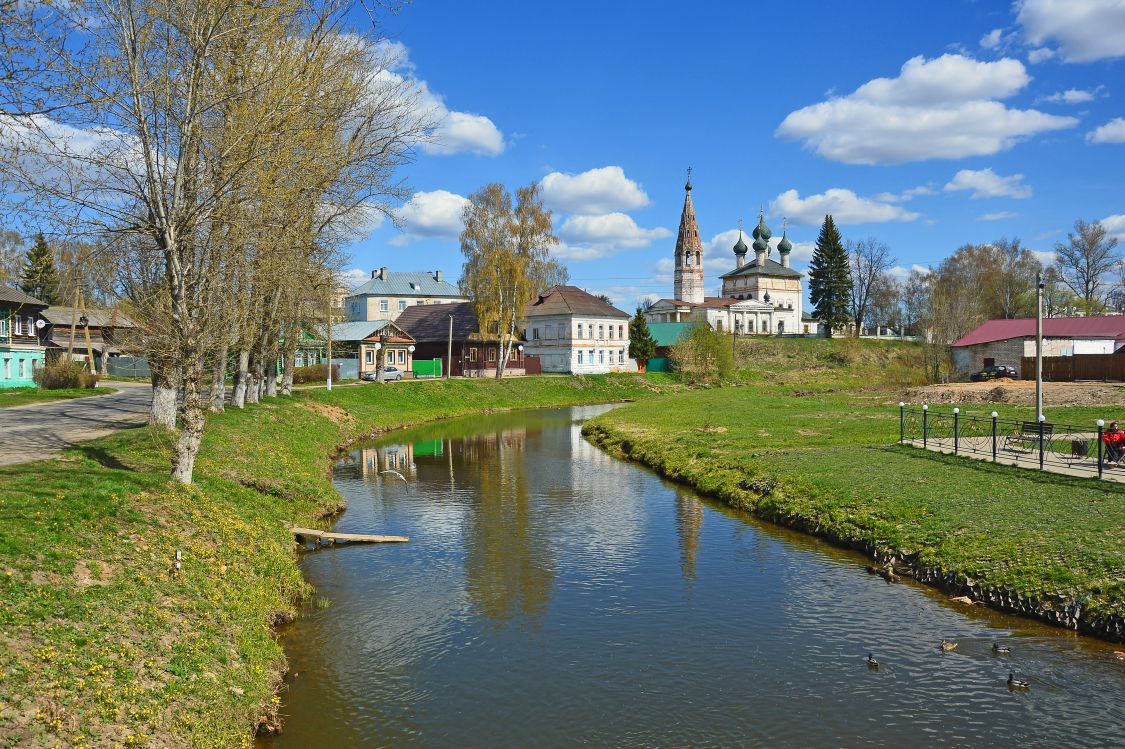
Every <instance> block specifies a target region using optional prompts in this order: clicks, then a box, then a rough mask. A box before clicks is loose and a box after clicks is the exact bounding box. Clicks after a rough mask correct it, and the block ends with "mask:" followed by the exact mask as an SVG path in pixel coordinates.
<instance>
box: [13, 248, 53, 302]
mask: <svg viewBox="0 0 1125 749" xmlns="http://www.w3.org/2000/svg"><path fill="white" fill-rule="evenodd" d="M20 288H21V289H23V293H25V294H30V295H31V296H33V297H35V298H36V299H38V300H39V301H41V302H43V303H44V304H59V274H58V271H56V270H55V258H54V254H53V253H52V252H51V248H50V246H49V245H48V244H47V240H46V239H45V238H44V237H43V235H42V234H36V235H35V244H34V245H32V247H31V249H30V250H28V251H27V262H26V263H25V264H24V266H23V278H22V279H21V281H20Z"/></svg>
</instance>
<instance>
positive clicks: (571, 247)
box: [553, 213, 672, 260]
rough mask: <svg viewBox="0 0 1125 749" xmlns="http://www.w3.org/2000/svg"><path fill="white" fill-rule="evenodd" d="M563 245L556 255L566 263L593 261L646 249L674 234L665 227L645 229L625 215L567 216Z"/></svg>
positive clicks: (561, 234)
mask: <svg viewBox="0 0 1125 749" xmlns="http://www.w3.org/2000/svg"><path fill="white" fill-rule="evenodd" d="M558 235H559V239H561V240H562V241H561V243H560V244H559V245H558V247H556V248H555V249H554V250H553V253H554V254H555V255H556V256H558V257H560V258H564V259H567V260H593V259H596V258H602V257H608V256H610V255H615V254H617V253H618V252H620V251H621V250H627V249H635V248H637V247H647V246H648V245H650V244H652V242H653V241H655V240H657V239H667V238H668V237H671V236H672V232H671V231H669V230H668V229H665V228H662V227H656V228H654V229H645V228H642V227H640V226H637V222H636V221H634V220H633V219H632V218H631V217H630V216H627V215H625V214H624V213H606V214H602V215H600V216H568V217H567V219H566V220H565V221H563V223H562V225H561V226H559V229H558Z"/></svg>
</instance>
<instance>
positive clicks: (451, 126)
mask: <svg viewBox="0 0 1125 749" xmlns="http://www.w3.org/2000/svg"><path fill="white" fill-rule="evenodd" d="M380 52H381V55H380V63H381V67H380V69H379V70H378V71H377V72H376V74H375V75H374V77H373V81H372V83H373V85H375V86H377V85H378V84H379V83H381V82H385V83H386V84H387V85H388V86H392V87H394V86H399V85H401V84H403V83H405V84H406V88H407V91H408V95H409V97H410V101H409V103H410V106H411V107H413V108H415V109H416V110H417V111H418V113H419V115H420V116H422V117H425V118H426V119H428V120H430V121H432V122H433V125H434V127H433V129H432V130H431V131H430V133H429V138H428V139H427V140H425V141H423V142H422V143H420V144H419V146H420V147H421V149H422V150H423V151H425V152H426V153H428V154H432V155H435V156H445V155H449V154H455V153H475V154H478V155H482V156H497V155H499V154H501V153H503V152H504V148H505V143H504V136H503V134H502V133H501V132H500V129H499V128H498V127H496V125H495V124H494V123H493V122H492V120H490V119H489V118H487V117H485V116H484V115H479V114H471V113H469V112H458V111H452V110H450V109H449V107H448V106H446V103H445V98H444V97H443V96H441V95H440V94H438V93H435V92H434V91H432V90H431V89H430V87H429V84H427V83H426V81H424V80H422V79H421V78H418V77H417V75H416V67H415V65H414V63H413V62H411V60H410V53H409V51H408V50H407V48H406V46H405V45H403V44H401V43H399V42H383V43H382V44H381V50H380Z"/></svg>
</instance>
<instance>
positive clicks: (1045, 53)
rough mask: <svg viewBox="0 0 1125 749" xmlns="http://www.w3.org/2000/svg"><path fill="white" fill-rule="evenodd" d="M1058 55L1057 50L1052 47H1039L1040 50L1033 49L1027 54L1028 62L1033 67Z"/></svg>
mask: <svg viewBox="0 0 1125 749" xmlns="http://www.w3.org/2000/svg"><path fill="white" fill-rule="evenodd" d="M1056 54H1057V53H1056V52H1055V50H1053V49H1051V48H1050V47H1039V48H1038V49H1033V50H1031V51H1030V52H1028V53H1027V61H1028V62H1029V63H1031V64H1032V65H1037V64H1039V63H1041V62H1043V61H1044V60H1050V59H1051V58H1053V57H1054V56H1055V55H1056Z"/></svg>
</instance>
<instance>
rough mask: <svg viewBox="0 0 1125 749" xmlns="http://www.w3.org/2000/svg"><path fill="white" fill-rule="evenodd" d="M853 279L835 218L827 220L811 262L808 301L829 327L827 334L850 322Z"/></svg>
mask: <svg viewBox="0 0 1125 749" xmlns="http://www.w3.org/2000/svg"><path fill="white" fill-rule="evenodd" d="M851 291H852V277H851V270H850V267H849V264H848V251H847V250H846V249H844V243H843V241H842V240H841V239H840V232H839V230H838V229H837V228H836V222H834V221H833V220H832V216H831V215H828V216H825V217H824V224H823V225H822V226H821V227H820V235H819V236H817V238H816V249H815V250H813V256H812V262H810V263H809V299H810V300H811V301H812V303H813V307H815V308H816V311H815V312H813V317H815V318H816V319H817V320H819V321H820V323H821V324H822V325H826V326H828V335H829V336H831V335H832V331H833V329H835V328H838V327H841V326H843V325H846V324H847V323H848V320H849V319H850V313H849V307H848V306H849V304H850V302H851Z"/></svg>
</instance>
